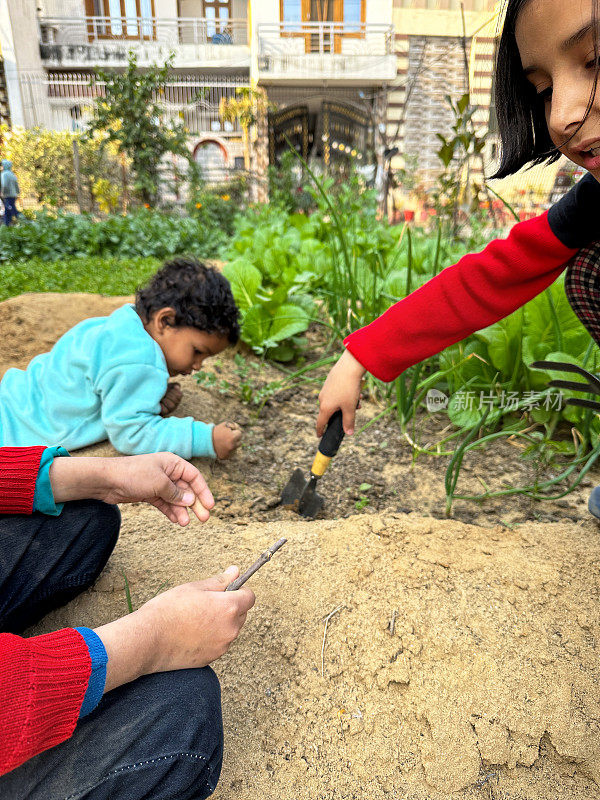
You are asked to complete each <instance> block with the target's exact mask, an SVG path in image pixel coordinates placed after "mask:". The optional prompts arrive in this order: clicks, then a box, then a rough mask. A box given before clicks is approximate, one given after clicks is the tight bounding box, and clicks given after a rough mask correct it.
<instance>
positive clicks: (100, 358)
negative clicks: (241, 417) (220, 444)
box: [0, 304, 215, 458]
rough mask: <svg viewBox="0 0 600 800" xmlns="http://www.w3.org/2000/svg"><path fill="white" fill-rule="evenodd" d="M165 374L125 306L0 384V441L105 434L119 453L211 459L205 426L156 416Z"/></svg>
mask: <svg viewBox="0 0 600 800" xmlns="http://www.w3.org/2000/svg"><path fill="white" fill-rule="evenodd" d="M168 380H169V373H168V370H167V364H166V361H165V357H164V355H163V352H162V350H161V349H160V346H159V345H158V344H157V343H156V342H155V341H154V339H153V338H152V337H151V336H150V334H149V333H147V332H146V330H145V328H144V325H143V323H142V320H141V319H140V317H139V316H138V314H137V312H136V311H135V309H134V307H133V306H132V305H129V304H128V305H125V306H122V307H121V308H118V309H117V310H116V311H114V312H113V313H112V314H111V315H110V316H109V317H94V318H92V319H86V320H84V321H83V322H80V323H79V324H78V325H76V326H75V327H74V328H71V330H70V331H67V333H65V335H64V336H62V337H61V338H60V339H59V340H58V342H57V343H56V344H55V345H54V347H53V348H52V350H51V351H50V352H49V353H43V354H42V355H39V356H36V357H35V358H34V359H33V361H31V363H30V364H29V366H28V367H27V369H26V370H25V371H23V370H20V369H9V370H8V371H7V372H6V374H5V375H4V378H2V382H1V383H0V445H1V446H5V447H27V446H30V445H36V444H45V445H47V446H49V447H52V446H54V445H59V444H60V445H62V446H63V447H65V448H66V449H67V450H77V449H78V448H80V447H85V446H87V445H90V444H94V443H95V442H100V441H102V440H104V439H106V438H108V439H109V440H110V441H111V443H112V444H113V445H114V446H115V447H116V448H117V450H119V451H120V452H121V453H127V454H134V453H157V452H160V451H162V450H168V451H170V452H172V453H177V454H178V455H180V456H182V457H183V458H191V457H192V456H210V457H212V458H215V451H214V448H213V444H212V429H213V427H214V426H213V425H212V424H210V425H208V424H206V423H205V422H198V421H196V420H194V419H193V417H185V418H183V419H180V418H178V417H167V418H164V417H161V416H160V401H161V399H162V397H163V396H164V394H165V392H166V390H167V383H168Z"/></svg>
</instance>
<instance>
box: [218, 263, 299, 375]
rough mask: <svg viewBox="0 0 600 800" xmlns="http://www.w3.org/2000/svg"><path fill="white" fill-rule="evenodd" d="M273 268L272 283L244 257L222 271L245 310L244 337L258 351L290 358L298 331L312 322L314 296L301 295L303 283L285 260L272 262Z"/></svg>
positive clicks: (243, 314)
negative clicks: (311, 313) (312, 298)
mask: <svg viewBox="0 0 600 800" xmlns="http://www.w3.org/2000/svg"><path fill="white" fill-rule="evenodd" d="M272 270H273V272H276V273H277V275H278V279H274V280H273V281H272V283H271V285H270V286H269V285H268V284H267V285H265V284H264V283H263V276H262V275H261V272H260V271H259V270H258V269H257V268H256V267H254V266H253V265H252V264H249V263H247V262H246V261H245V260H244V259H241V258H239V259H236V260H235V261H232V262H230V263H229V264H227V265H226V267H225V268H224V270H223V274H224V275H225V277H226V278H227V280H228V281H229V283H230V284H231V290H232V292H233V296H234V298H235V301H236V303H237V305H238V307H239V308H240V311H241V312H242V338H243V340H244V341H245V342H246V343H247V344H249V345H250V347H252V349H253V350H254V352H255V353H258V354H260V355H267V356H269V357H270V358H274V359H276V360H279V361H290V360H291V359H292V358H293V357H294V354H295V345H297V344H298V340H297V336H298V334H301V333H303V332H304V331H306V329H307V328H308V326H309V323H310V316H309V310H308V309H309V307H310V308H312V300H311V299H310V298H309V297H308V296H307V295H304V296H302V297H301V296H300V294H299V292H300V290H301V288H302V283H301V282H299V281H298V276H297V275H296V274H295V272H294V270H293V269H292V268H288V266H287V265H286V264H285V263H284V262H273V264H272Z"/></svg>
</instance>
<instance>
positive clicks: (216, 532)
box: [0, 295, 600, 800]
mask: <svg viewBox="0 0 600 800" xmlns="http://www.w3.org/2000/svg"><path fill="white" fill-rule="evenodd" d="M122 301H123V298H102V297H97V296H86V295H66V296H65V295H27V296H22V297H19V298H13V299H11V300H8V301H6V302H5V303H1V304H0V371H2V372H3V371H4V370H5V369H6V368H8V367H9V366H21V367H22V366H25V365H26V363H27V362H28V360H29V359H30V358H31V357H32V356H33V355H34V354H35V353H37V352H41V351H43V350H44V349H47V348H48V347H49V346H51V345H52V343H53V341H55V340H56V338H58V336H59V335H60V334H62V333H63V332H64V331H65V330H66V329H68V328H69V327H70V326H71V325H73V324H75V322H77V321H78V320H79V319H82V318H83V317H85V316H97V315H103V314H107V313H110V311H112V310H113V309H114V308H115V307H116V306H118V305H120V304H121V302H122ZM245 357H246V358H247V362H248V363H250V362H251V357H250V356H249V355H248V354H245ZM212 369H213V370H216V371H217V374H218V377H219V379H226V380H227V381H229V383H230V384H231V385H232V388H229V389H228V390H227V392H226V393H223V394H222V393H220V392H219V391H217V389H216V388H214V387H213V388H211V389H203V388H200V387H199V386H198V385H197V384H196V383H195V381H194V380H193V379H191V378H188V379H183V380H182V381H181V383H182V386H183V389H184V401H183V403H182V405H181V407H180V409H178V411H177V414H179V415H184V416H185V415H187V414H190V413H191V414H194V415H195V416H197V417H198V418H200V419H205V420H208V421H215V422H218V421H221V420H223V419H226V418H229V419H234V420H236V421H238V422H240V423H241V424H242V425H243V427H244V434H245V440H244V447H243V449H242V450H241V451H240V453H239V455H237V456H236V458H235V459H234V460H232V461H230V462H222V463H216V464H212V463H209V462H206V461H198V465H199V466H200V468H201V469H202V470H203V472H204V474H205V475H206V477H207V479H208V481H209V484H210V485H211V488H212V489H213V492H214V494H215V496H216V497H217V508H216V510H215V513H214V514H213V515H212V517H211V520H210V521H209V522H208V523H207V524H206V525H204V526H200V525H199V524H198V523H192V524H190V526H188V527H187V528H186V529H178V528H177V529H176V528H174V527H173V526H172V525H170V524H169V523H168V522H167V521H166V520H165V519H164V518H163V517H161V516H160V515H159V514H158V512H157V511H155V510H154V509H150V508H148V507H145V506H142V505H138V506H136V505H134V506H124V507H123V508H122V513H123V529H122V535H121V539H120V542H119V544H118V546H117V549H116V551H115V553H114V555H113V557H112V559H111V562H110V563H109V565H108V567H107V569H106V570H105V572H104V573H103V575H102V576H101V577H100V579H99V581H98V582H97V584H96V585H95V587H94V588H93V589H92V590H90V591H89V592H87V593H85V594H84V595H82V596H81V597H79V598H78V599H77V600H75V601H74V602H73V603H71V604H70V605H69V606H67V607H65V608H63V609H59V610H58V611H56V612H54V613H53V614H51V615H50V616H49V617H48V618H47V619H46V620H44V622H43V623H42V624H41V625H40V626H38V630H40V631H41V630H51V629H53V628H56V627H59V626H62V625H68V624H81V625H98V624H101V623H102V622H105V621H107V620H109V619H111V618H113V617H114V616H116V615H120V614H123V613H125V612H126V610H127V606H126V600H125V593H124V579H123V576H122V570H124V571H125V573H126V574H127V576H128V579H129V582H130V584H131V587H132V595H133V602H134V605H139V604H140V603H142V602H144V600H146V599H148V598H149V597H150V596H152V595H153V594H154V593H155V592H156V591H157V590H159V588H160V587H161V586H162V585H163V584H164V582H165V581H168V582H169V585H176V584H177V583H179V582H182V581H187V580H192V579H196V578H199V577H202V576H205V575H208V574H210V573H212V572H215V571H218V570H221V569H222V568H223V567H224V566H226V565H227V564H229V563H238V564H239V565H240V566H241V567H242V568H244V567H246V566H248V565H249V564H250V563H251V562H252V561H253V560H254V559H255V558H256V556H257V555H258V554H259V553H260V552H261V551H262V550H263V549H264V548H265V547H266V546H268V545H269V544H271V543H272V542H273V541H275V540H276V539H277V538H279V537H280V536H286V537H287V538H288V544H287V545H286V546H285V548H283V550H282V551H281V552H280V553H278V554H277V555H276V556H275V558H274V559H273V561H272V562H271V563H270V564H268V565H266V566H265V567H263V569H262V570H261V572H260V573H259V574H258V575H256V576H255V577H254V578H253V579H252V583H251V585H252V587H253V588H254V590H255V591H256V593H257V597H258V602H257V605H256V608H255V610H254V611H253V612H252V615H251V617H250V618H249V621H248V623H247V625H246V627H245V628H244V631H243V632H242V635H241V637H240V639H239V640H238V642H237V643H236V644H235V645H234V646H233V647H232V649H231V651H230V652H229V653H228V654H227V655H226V656H225V657H224V658H223V659H221V660H220V661H219V662H218V663H217V664H216V669H217V672H218V674H219V676H220V679H221V682H222V686H223V707H224V718H225V727H226V760H225V766H224V770H223V775H222V779H221V783H220V786H219V788H218V790H217V792H216V795H215V797H216V798H218V800H234V798H235V800H255V798H257V797H264V798H265V800H296V798H299V797H303V798H304V797H306V798H308V797H311V798H313V797H314V798H322V799H323V800H333V799H334V798H340V800H341V799H342V798H348V799H350V798H356V799H357V800H358V798H360V799H361V800H363V799H364V798H369V800H379V798H398V800H400V798H402V800H409V799H410V800H442V799H443V800H446V798H450V797H452V798H458V800H467V799H469V800H470V799H471V798H488V799H489V798H495V800H500V798H502V799H503V800H509V799H510V800H555V798H560V799H561V800H562V799H563V798H564V799H565V800H566V799H567V798H569V799H570V798H573V799H574V798H582V799H583V800H588V798H589V799H590V800H591V799H592V798H594V799H595V798H599V799H600V788H599V787H598V784H600V736H599V734H600V692H599V685H598V684H599V680H600V668H599V665H600V645H599V644H598V637H599V636H600V611H599V604H598V599H599V598H598V595H599V593H600V578H599V574H598V572H599V571H598V566H599V565H600V536H599V528H598V526H597V523H596V522H595V521H593V520H592V519H591V518H590V517H589V515H588V514H587V511H586V509H585V502H586V499H587V493H588V492H589V486H587V487H584V488H583V489H582V490H579V491H578V492H577V493H574V494H573V495H569V496H568V497H567V498H565V499H564V500H561V501H555V502H551V501H547V502H544V503H539V502H536V501H533V500H529V499H527V498H518V497H516V498H515V497H511V498H508V499H504V500H502V501H497V502H492V501H487V502H486V503H485V504H483V505H481V506H480V505H478V504H473V503H467V502H465V501H457V502H456V503H455V506H454V519H446V518H445V517H444V488H443V476H444V470H445V467H446V464H447V459H445V458H432V457H420V458H419V459H418V460H417V462H416V464H413V460H412V451H411V448H410V446H409V444H408V442H407V441H406V439H405V438H404V437H403V436H402V434H401V433H400V431H399V428H398V426H397V425H396V424H395V423H394V422H393V421H391V420H390V419H385V418H384V419H382V420H380V421H378V422H376V423H375V424H374V425H372V426H371V427H370V428H368V429H367V430H366V431H365V432H364V433H363V434H361V436H359V437H357V438H356V437H355V438H353V439H352V440H350V441H346V442H344V444H343V445H342V449H341V451H340V453H339V455H338V456H337V457H336V460H335V461H334V463H333V465H332V468H331V470H330V472H329V473H328V474H327V475H326V476H325V478H324V479H323V481H322V488H321V491H322V493H323V494H324V495H325V497H326V501H327V502H326V506H325V508H324V511H323V517H324V518H323V519H319V520H316V521H314V522H307V521H303V520H301V519H299V518H298V517H297V516H296V515H294V514H293V513H292V512H290V511H289V510H286V509H283V508H281V507H280V506H278V505H276V500H277V497H278V494H279V491H280V489H281V487H282V486H283V484H284V483H285V481H286V480H287V478H288V477H289V474H290V472H291V470H292V469H293V468H294V467H295V466H301V467H303V469H306V470H308V468H309V466H310V462H311V460H312V456H313V454H314V449H315V446H316V441H317V440H316V438H315V437H314V435H313V432H312V429H313V425H314V414H315V409H316V389H313V388H312V387H311V386H310V385H309V386H308V387H304V388H302V389H298V388H297V389H293V390H289V391H288V392H287V393H283V394H280V395H275V396H274V397H273V398H271V399H270V401H269V402H268V404H267V405H266V406H265V407H264V408H263V409H262V411H261V412H260V414H259V415H258V416H256V413H255V409H254V408H252V407H248V406H246V405H243V404H241V403H240V401H239V399H237V397H236V396H235V394H234V389H235V386H233V383H234V380H235V379H236V376H235V372H234V365H233V362H232V359H231V358H230V357H224V358H222V359H221V361H220V363H217V364H216V366H214V365H213V367H212ZM269 369H270V368H269ZM258 374H260V380H262V381H263V382H265V381H269V380H274V379H276V378H278V377H281V375H280V373H278V372H276V371H275V370H273V371H272V372H270V371H269V370H268V369H265V370H263V371H262V372H260V373H258V372H257V375H258ZM257 381H258V378H257ZM380 410H381V409H380V408H377V407H376V406H375V405H373V404H368V403H367V404H365V408H364V409H363V410H362V411H361V423H364V422H366V421H367V420H369V419H371V418H373V417H374V415H375V414H376V413H377V412H378V411H380ZM443 425H444V422H443V420H441V419H440V420H439V421H438V419H437V418H435V417H433V418H430V417H426V416H424V417H423V418H422V419H420V420H418V423H417V427H416V429H415V431H413V432H412V433H411V436H413V438H414V437H417V438H419V440H420V441H421V442H422V443H425V441H427V440H428V438H429V437H431V440H432V441H435V440H436V439H435V436H436V435H438V438H439V432H440V430H441V429H442V427H443ZM81 452H82V453H85V454H89V453H95V454H98V455H99V454H103V455H112V454H114V450H112V448H111V447H110V445H108V444H106V443H105V444H100V445H96V446H94V447H92V448H88V449H87V450H86V451H81ZM466 467H467V471H466V472H465V473H464V475H462V476H461V479H460V486H461V489H462V490H463V491H465V492H478V491H481V482H480V479H481V478H484V479H485V481H486V483H487V484H488V485H491V486H497V487H499V486H500V485H502V482H503V481H506V482H509V483H511V482H512V483H516V482H518V483H519V484H521V483H524V482H526V481H527V480H529V479H530V478H531V470H532V469H533V467H532V466H531V464H529V463H528V462H524V461H522V460H521V459H520V458H519V450H517V449H516V448H515V447H512V446H511V445H509V444H504V445H502V446H501V447H498V448H494V450H493V451H492V450H489V451H485V452H483V453H475V454H473V456H472V457H470V459H469V461H468V462H467V463H466ZM594 482H597V480H596V478H594ZM361 484H362V485H364V484H369V485H370V488H369V489H364V488H363V489H362V490H360V489H359V487H360V485H361ZM365 501H366V502H365ZM357 503H358V504H359V506H362V509H361V511H360V513H358V511H357V508H356V504H357ZM174 544H175V545H176V546H173V545H174ZM328 617H329V620H328V622H327V630H326V636H324V634H325V621H326V619H327V618H328Z"/></svg>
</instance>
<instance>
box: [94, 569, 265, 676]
mask: <svg viewBox="0 0 600 800" xmlns="http://www.w3.org/2000/svg"><path fill="white" fill-rule="evenodd" d="M238 575H239V569H238V568H237V567H233V566H232V567H228V568H227V569H226V570H225V572H223V573H221V574H220V575H217V576H215V577H213V578H209V579H208V580H203V581H196V582H194V583H186V584H183V585H181V586H176V587H175V588H174V589H169V590H168V591H166V592H163V593H162V594H159V595H157V596H156V597H154V598H152V600H149V601H148V602H147V603H145V604H144V605H143V606H141V607H140V608H139V609H138V610H137V611H134V612H133V614H128V615H127V616H126V617H122V618H121V619H118V620H116V621H115V622H110V623H108V625H103V626H102V627H100V628H97V629H96V633H97V634H98V636H100V638H101V639H102V641H103V643H104V646H105V647H106V651H107V654H108V665H107V675H106V686H105V691H110V689H113V688H114V687H115V686H119V685H121V684H122V683H126V682H128V681H130V680H134V679H135V678H138V677H139V676H140V675H147V674H150V673H153V672H166V671H169V670H175V669H189V668H193V667H204V666H206V665H207V664H210V663H211V662H212V661H215V660H216V659H217V658H220V657H221V656H222V655H223V654H224V653H225V652H226V651H227V650H228V649H229V646H230V645H231V643H232V642H233V641H234V640H235V639H236V638H237V636H238V634H239V632H240V630H241V628H242V626H243V624H244V622H245V621H246V615H247V613H248V611H249V610H250V609H251V608H252V606H253V605H254V602H255V597H254V593H253V592H252V590H251V589H248V588H246V587H243V588H242V589H238V591H236V592H225V588H226V587H227V585H228V584H229V583H231V581H233V580H235V579H236V578H237V576H238Z"/></svg>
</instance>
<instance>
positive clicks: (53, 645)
mask: <svg viewBox="0 0 600 800" xmlns="http://www.w3.org/2000/svg"><path fill="white" fill-rule="evenodd" d="M90 670H91V660H90V654H89V650H88V648H87V646H86V644H85V642H84V640H83V637H82V636H81V635H80V634H79V633H77V631H75V630H73V628H64V629H63V630H59V631H55V632H54V633H47V634H44V635H42V636H34V637H32V638H30V639H23V638H21V637H20V636H14V635H13V634H9V633H6V634H0V774H4V773H6V772H9V771H10V770H12V769H15V768H16V767H18V766H19V765H20V764H22V763H23V762H24V761H27V760H28V759H30V758H32V757H33V756H35V755H37V754H38V753H41V752H43V751H44V750H47V749H48V748H50V747H54V746H55V745H57V744H60V742H64V741H65V740H66V739H68V738H69V737H70V736H71V735H72V734H73V731H74V730H75V726H76V724H77V720H78V716H79V710H80V708H81V704H82V702H83V698H84V695H85V692H86V689H87V685H88V682H89V676H90Z"/></svg>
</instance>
